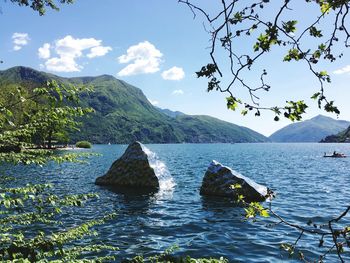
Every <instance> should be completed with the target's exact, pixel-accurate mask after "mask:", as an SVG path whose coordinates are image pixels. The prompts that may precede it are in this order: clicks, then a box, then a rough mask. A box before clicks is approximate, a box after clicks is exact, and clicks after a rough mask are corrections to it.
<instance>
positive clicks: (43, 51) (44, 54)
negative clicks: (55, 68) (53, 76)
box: [38, 43, 51, 59]
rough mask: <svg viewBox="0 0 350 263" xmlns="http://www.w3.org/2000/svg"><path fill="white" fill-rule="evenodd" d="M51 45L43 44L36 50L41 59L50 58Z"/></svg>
mask: <svg viewBox="0 0 350 263" xmlns="http://www.w3.org/2000/svg"><path fill="white" fill-rule="evenodd" d="M50 47H51V45H50V44H49V43H45V44H44V45H43V46H42V47H40V48H39V49H38V56H39V58H42V59H48V58H50V56H51V52H50Z"/></svg>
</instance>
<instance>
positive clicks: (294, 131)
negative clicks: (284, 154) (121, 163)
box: [269, 115, 350, 142]
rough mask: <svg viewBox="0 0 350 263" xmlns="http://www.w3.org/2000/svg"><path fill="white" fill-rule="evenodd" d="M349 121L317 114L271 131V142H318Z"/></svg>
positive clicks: (338, 130)
mask: <svg viewBox="0 0 350 263" xmlns="http://www.w3.org/2000/svg"><path fill="white" fill-rule="evenodd" d="M349 125H350V122H348V121H343V120H335V119H332V118H330V117H326V116H322V115H318V116H316V117H314V118H312V119H310V120H306V121H302V122H298V123H293V124H290V125H287V126H286V127H284V128H282V129H280V130H278V131H276V132H275V133H273V134H272V135H271V136H270V137H269V139H270V140H271V141H273V142H319V141H321V140H322V139H323V138H325V137H326V136H328V135H331V134H336V133H338V132H340V131H342V130H344V129H346V128H347V127H348V126H349Z"/></svg>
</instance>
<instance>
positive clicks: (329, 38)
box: [179, 0, 350, 121]
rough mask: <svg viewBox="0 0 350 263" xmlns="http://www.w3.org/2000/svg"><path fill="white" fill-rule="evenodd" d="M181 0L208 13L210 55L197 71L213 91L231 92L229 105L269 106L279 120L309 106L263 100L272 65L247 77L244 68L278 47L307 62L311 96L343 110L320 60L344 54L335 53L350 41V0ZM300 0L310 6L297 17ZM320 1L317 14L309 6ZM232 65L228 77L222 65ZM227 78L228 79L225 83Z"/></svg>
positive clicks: (296, 116) (252, 108)
mask: <svg viewBox="0 0 350 263" xmlns="http://www.w3.org/2000/svg"><path fill="white" fill-rule="evenodd" d="M179 2H180V3H183V4H185V5H187V6H188V7H189V8H190V9H191V11H192V12H193V15H194V16H196V15H197V14H201V15H202V16H203V17H204V19H205V28H206V29H207V30H208V32H209V34H210V36H211V39H210V60H211V61H210V62H209V63H208V64H207V65H204V66H203V67H202V68H201V69H200V70H199V71H198V72H196V73H197V76H198V77H204V78H207V79H208V91H212V90H217V91H220V92H223V93H226V94H228V97H227V107H228V108H229V109H231V110H235V109H237V108H238V107H239V106H240V105H241V106H242V107H243V110H242V114H243V115H246V114H247V113H248V112H250V111H253V112H255V115H256V116H260V114H261V113H260V111H261V110H270V111H272V112H274V114H275V118H274V119H275V121H278V120H279V118H280V115H283V116H284V117H286V118H289V119H290V120H292V121H294V120H300V119H301V117H302V115H303V113H305V110H306V108H307V105H306V103H305V102H304V101H303V100H299V101H287V104H286V105H285V106H279V105H277V106H262V105H260V103H259V99H260V94H261V92H264V91H265V92H266V91H269V90H270V89H271V86H270V85H269V84H268V83H267V82H266V75H267V72H268V70H267V69H264V70H263V71H262V72H261V74H260V77H259V79H258V81H257V82H258V83H260V84H258V85H254V84H252V83H251V82H249V80H247V78H246V77H245V73H247V72H248V71H250V70H252V69H253V68H254V65H255V64H256V63H258V61H262V60H263V59H264V58H265V57H266V56H267V55H268V54H269V53H272V52H274V51H275V50H276V49H277V47H279V48H280V49H282V50H283V52H284V54H285V55H284V56H283V57H281V60H282V61H284V62H298V63H300V64H303V65H305V67H306V69H308V70H309V71H310V73H311V74H312V75H314V76H315V78H316V79H317V80H318V82H319V90H318V91H315V92H313V93H311V94H310V96H311V98H312V99H314V100H316V101H317V103H318V107H319V108H323V109H324V110H325V111H327V112H333V113H336V114H339V109H338V108H337V107H336V106H335V103H334V101H332V100H328V99H327V97H326V94H325V84H326V83H330V82H331V78H330V75H329V74H328V73H327V71H325V70H322V69H318V65H319V64H321V63H320V62H334V61H335V60H336V59H338V58H341V57H342V54H341V53H340V54H337V53H336V52H337V48H338V46H340V47H344V48H348V47H349V45H350V31H349V29H348V24H349V16H348V14H349V9H350V1H348V0H304V1H293V0H281V1H270V0H250V1H243V0H218V1H217V3H218V5H219V9H218V11H217V12H215V13H213V12H212V11H211V10H206V9H205V8H203V7H202V6H203V4H202V3H200V2H198V1H195V0H179ZM296 3H298V4H302V3H304V5H305V8H306V11H305V13H303V14H302V15H303V16H304V15H306V14H308V16H309V17H308V19H304V18H301V20H297V18H298V19H299V17H301V16H300V14H299V13H297V12H296V11H293V8H294V7H295V6H294V5H293V4H296ZM276 4H279V7H278V8H274V6H273V5H276ZM315 7H316V8H318V10H319V12H318V15H316V17H311V16H312V12H307V10H310V11H311V10H313V8H315ZM267 11H268V13H267ZM309 13H310V14H309ZM266 14H267V15H266ZM304 20H305V21H304ZM307 21H311V22H307ZM322 23H323V24H322ZM327 24H328V25H331V30H330V31H329V30H327V28H325V25H327ZM251 41H253V45H252V46H251V48H250V52H249V51H247V52H246V51H245V50H244V51H241V50H238V49H237V45H238V44H242V43H250V42H251ZM310 43H312V44H310ZM314 43H317V44H316V45H314ZM222 52H224V53H226V55H227V60H226V62H227V63H223V61H222V59H221V54H222ZM227 65H228V67H229V77H228V75H225V76H224V70H223V68H225V67H226V66H227ZM279 71H280V69H279ZM228 78H230V81H229V82H228V84H227V85H226V84H223V83H225V82H224V80H227V79H228ZM239 87H243V88H244V89H246V91H247V92H248V94H249V97H250V101H249V100H248V101H243V100H242V99H241V98H240V97H241V95H240V94H239V92H238V91H237V89H238V88H239Z"/></svg>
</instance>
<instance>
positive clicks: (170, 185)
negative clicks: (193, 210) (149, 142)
mask: <svg viewBox="0 0 350 263" xmlns="http://www.w3.org/2000/svg"><path fill="white" fill-rule="evenodd" d="M142 150H143V151H144V152H145V153H146V154H147V156H148V160H149V164H150V166H151V167H152V168H153V170H154V172H155V174H156V176H157V177H158V180H159V192H158V193H157V198H164V199H169V198H171V197H172V194H173V192H174V187H175V185H176V183H175V181H174V179H173V177H172V176H171V174H170V172H169V170H168V168H167V166H166V165H165V163H164V162H162V161H161V160H159V157H158V156H157V154H155V153H154V152H152V151H151V150H150V149H148V148H147V147H145V146H144V145H142Z"/></svg>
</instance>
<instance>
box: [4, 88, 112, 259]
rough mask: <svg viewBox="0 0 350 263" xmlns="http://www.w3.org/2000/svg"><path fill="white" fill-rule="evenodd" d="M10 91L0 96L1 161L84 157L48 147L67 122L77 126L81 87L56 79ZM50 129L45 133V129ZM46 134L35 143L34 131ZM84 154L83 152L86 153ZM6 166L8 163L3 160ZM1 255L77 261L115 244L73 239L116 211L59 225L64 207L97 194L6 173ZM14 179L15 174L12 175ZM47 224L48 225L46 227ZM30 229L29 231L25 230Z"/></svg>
mask: <svg viewBox="0 0 350 263" xmlns="http://www.w3.org/2000/svg"><path fill="white" fill-rule="evenodd" d="M10 90H12V91H13V92H9V93H2V94H1V99H0V165H1V166H3V165H4V163H5V162H6V163H12V164H13V165H16V164H25V165H28V164H39V165H45V164H46V163H47V162H49V161H55V162H57V163H61V162H65V161H83V160H82V159H81V158H82V157H83V155H81V154H76V153H71V154H59V153H57V152H53V151H52V150H51V149H50V148H51V142H50V140H52V138H54V136H55V134H56V133H58V132H63V131H64V130H65V129H66V128H67V127H68V128H76V127H77V125H78V122H77V121H76V120H75V119H74V118H76V117H78V116H82V115H84V114H86V113H88V112H90V110H89V109H85V108H81V107H78V106H75V105H74V104H78V103H79V93H80V92H81V91H86V89H85V88H80V87H75V86H64V85H59V84H58V83H57V82H55V81H51V82H47V85H46V86H44V87H40V88H35V89H33V90H25V89H21V88H20V87H18V86H11V87H10ZM46 134H48V135H46ZM39 135H40V136H42V138H44V140H46V138H48V139H47V140H48V141H49V144H48V148H49V149H35V148H34V147H35V146H37V145H36V142H38V141H39V142H41V141H40V140H38V139H37V138H38V136H39ZM86 155H87V154H85V156H86ZM4 167H7V169H9V168H10V169H11V166H8V165H6V166H5V165H4ZM0 179H1V180H0V208H1V210H0V211H1V213H0V261H11V262H47V261H55V260H56V261H58V259H59V260H60V261H62V260H63V261H70V262H71V261H79V260H80V259H81V258H82V257H84V254H86V253H87V252H95V253H97V252H100V251H102V250H110V251H113V250H116V248H114V247H110V246H106V245H104V244H101V245H98V244H93V245H77V244H75V243H74V241H76V240H79V239H82V238H83V237H86V236H89V235H96V232H95V231H93V230H92V228H93V227H94V226H95V225H98V224H103V223H104V222H105V221H106V220H108V219H110V218H112V217H114V216H115V215H114V214H111V215H108V216H106V217H103V218H101V219H98V220H91V221H86V222H83V223H82V224H81V225H77V226H74V227H69V226H68V227H67V226H66V227H65V228H64V227H63V226H62V228H61V230H57V226H60V225H62V224H63V222H60V221H58V220H57V218H58V215H59V214H60V213H62V211H63V210H64V209H65V208H67V207H81V206H83V204H84V202H86V201H88V200H89V199H93V198H97V196H96V195H95V194H80V195H66V196H58V195H55V194H54V193H53V192H52V187H53V186H52V185H50V184H44V185H30V184H28V185H24V186H17V187H16V188H9V187H6V186H5V185H6V181H7V180H8V179H9V178H8V177H6V176H3V175H1V176H0ZM11 179H12V180H13V178H11ZM38 224H45V225H46V226H47V227H46V228H45V230H40V229H41V228H39V230H37V231H36V230H35V229H38V228H35V227H34V226H36V225H38ZM50 226H51V228H50ZM28 230H29V231H28ZM113 259H114V257H112V256H106V257H104V256H101V257H95V259H94V260H88V259H86V260H84V261H85V262H88V261H92V262H96V261H99V262H101V261H110V260H113Z"/></svg>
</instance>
